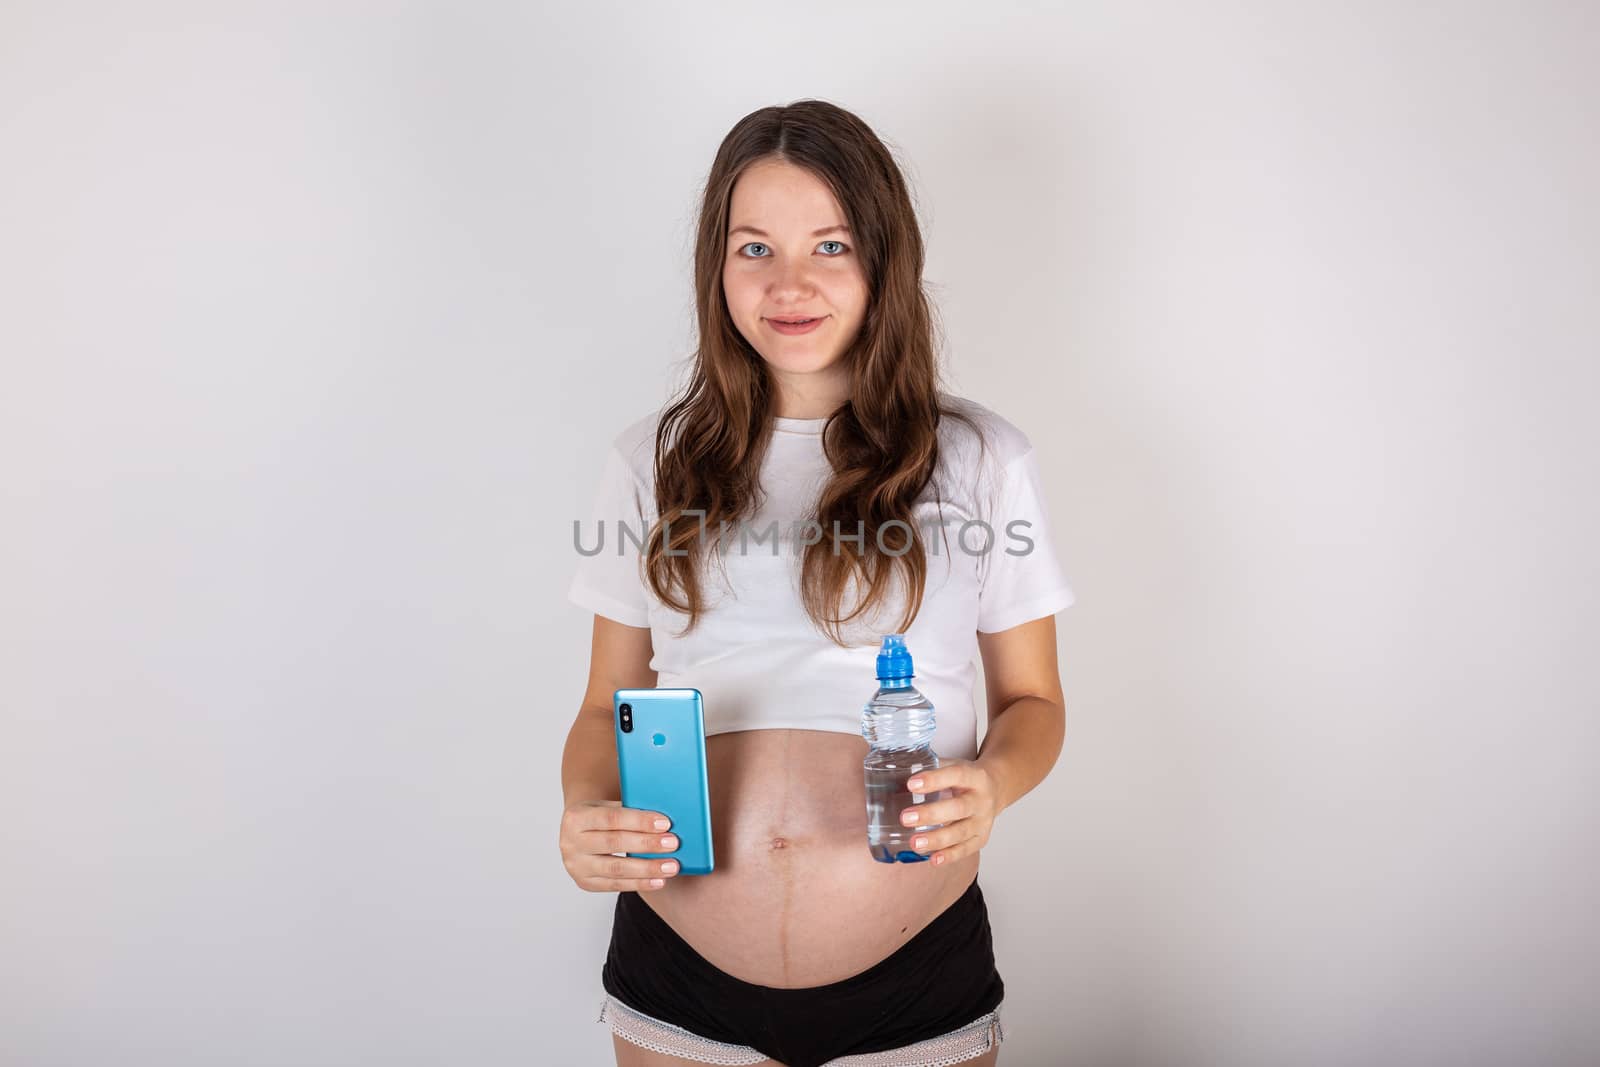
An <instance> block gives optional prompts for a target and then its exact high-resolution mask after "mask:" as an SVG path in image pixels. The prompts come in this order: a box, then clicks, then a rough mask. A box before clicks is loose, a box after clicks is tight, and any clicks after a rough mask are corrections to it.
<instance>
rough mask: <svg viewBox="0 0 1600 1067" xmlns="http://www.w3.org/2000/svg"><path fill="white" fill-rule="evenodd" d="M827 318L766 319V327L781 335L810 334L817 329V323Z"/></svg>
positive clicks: (820, 316) (822, 316)
mask: <svg viewBox="0 0 1600 1067" xmlns="http://www.w3.org/2000/svg"><path fill="white" fill-rule="evenodd" d="M827 317H828V316H826V315H819V316H818V317H816V318H814V319H792V320H785V319H768V320H767V325H769V326H771V327H772V328H773V329H774V330H777V331H778V332H779V333H783V334H790V335H793V334H797V333H810V332H811V331H812V330H814V329H816V328H817V323H819V322H821V321H822V320H823V319H825V318H827Z"/></svg>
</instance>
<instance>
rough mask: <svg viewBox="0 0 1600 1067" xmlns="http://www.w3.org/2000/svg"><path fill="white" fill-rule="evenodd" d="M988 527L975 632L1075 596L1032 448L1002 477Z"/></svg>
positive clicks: (1047, 611)
mask: <svg viewBox="0 0 1600 1067" xmlns="http://www.w3.org/2000/svg"><path fill="white" fill-rule="evenodd" d="M989 524H990V526H991V527H993V529H994V541H993V545H992V546H991V548H990V550H989V551H988V552H987V553H985V554H984V557H983V564H982V567H981V575H982V578H981V583H980V585H979V589H978V630H979V632H980V633H998V632H999V631H1001V630H1009V629H1010V628H1011V627H1013V626H1018V625H1021V624H1022V623H1025V622H1029V621H1031V620H1033V619H1042V618H1044V617H1045V616H1047V615H1054V614H1055V613H1056V612H1058V611H1061V610H1062V609H1063V608H1066V607H1069V606H1070V605H1071V604H1072V603H1073V601H1074V600H1075V599H1076V597H1075V596H1074V595H1073V592H1072V588H1071V586H1069V585H1068V584H1067V576H1066V572H1065V571H1064V569H1063V568H1062V565H1061V560H1060V558H1059V557H1058V556H1057V555H1056V551H1055V544H1054V540H1053V531H1052V528H1051V525H1050V518H1049V513H1048V511H1047V509H1046V507H1045V501H1044V492H1043V480H1042V479H1041V477H1040V474H1039V457H1038V454H1037V453H1036V452H1035V450H1034V449H1033V448H1032V447H1031V446H1030V447H1029V448H1028V450H1027V451H1026V452H1024V453H1023V454H1022V455H1020V456H1018V457H1016V458H1015V459H1013V460H1012V461H1011V462H1010V463H1009V464H1007V466H1006V468H1005V471H1004V472H1003V474H1002V475H1001V478H1000V492H999V496H998V508H997V510H996V511H995V512H994V513H993V515H992V516H991V518H990V519H989Z"/></svg>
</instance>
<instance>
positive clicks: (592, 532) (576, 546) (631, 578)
mask: <svg viewBox="0 0 1600 1067" xmlns="http://www.w3.org/2000/svg"><path fill="white" fill-rule="evenodd" d="M642 492H643V487H642V486H640V485H639V483H638V481H637V480H636V479H635V478H634V476H633V471H632V469H631V468H630V467H629V466H628V463H627V460H626V459H625V458H624V457H623V455H622V452H621V450H620V449H619V448H617V447H616V445H615V444H613V446H612V447H611V448H610V449H609V450H608V451H607V453H606V459H605V463H604V466H603V469H602V470H601V473H600V484H599V486H598V487H596V489H595V491H594V495H593V499H592V503H591V505H590V508H589V514H588V516H587V517H586V518H584V519H583V521H581V522H579V523H578V526H577V530H576V532H575V534H574V538H573V542H572V544H573V553H574V555H575V556H576V557H577V561H578V562H577V568H576V571H575V573H574V574H573V576H572V583H571V585H569V586H568V588H567V599H568V600H570V601H572V602H573V603H574V604H577V605H578V606H580V607H585V608H588V609H589V610H590V611H592V612H594V613H595V614H596V615H604V616H605V617H606V618H608V619H614V620H615V621H617V622H620V623H622V624H623V625H625V626H649V625H650V616H649V614H648V611H647V608H648V605H649V597H648V596H647V593H648V588H649V587H648V585H647V584H646V582H645V579H644V574H643V570H642V562H643V561H642V559H641V554H640V549H639V546H638V544H636V543H635V541H638V542H640V543H643V542H644V541H645V534H646V533H647V532H648V530H649V525H648V523H647V522H646V521H645V515H644V506H643V500H642V496H641V494H642ZM624 524H625V525H626V527H627V529H626V530H624V529H623V528H622V526H623V525H624ZM597 548H598V551H596V549H597Z"/></svg>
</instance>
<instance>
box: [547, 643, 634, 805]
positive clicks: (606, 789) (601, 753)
mask: <svg viewBox="0 0 1600 1067" xmlns="http://www.w3.org/2000/svg"><path fill="white" fill-rule="evenodd" d="M654 654H655V653H654V646H653V645H652V644H651V642H650V628H649V627H648V626H624V625H623V624H622V623H620V622H616V621H614V620H612V619H608V618H606V617H605V616H604V615H596V616H595V617H594V636H593V638H592V639H591V641H590V648H589V684H588V688H587V689H586V691H585V692H584V695H583V706H582V707H580V708H579V709H578V716H577V718H576V719H574V720H573V723H572V729H571V730H569V731H568V732H567V745H566V748H565V749H564V750H563V751H562V753H561V792H562V795H563V797H564V798H565V803H567V804H571V803H573V802H574V801H578V800H621V799H622V784H621V783H620V782H619V781H618V779H617V735H616V731H615V728H614V727H613V726H612V718H611V717H612V714H613V712H612V708H611V694H612V693H613V692H615V691H616V690H618V689H653V688H655V684H656V672H655V671H653V670H651V669H650V658H651V656H653V655H654Z"/></svg>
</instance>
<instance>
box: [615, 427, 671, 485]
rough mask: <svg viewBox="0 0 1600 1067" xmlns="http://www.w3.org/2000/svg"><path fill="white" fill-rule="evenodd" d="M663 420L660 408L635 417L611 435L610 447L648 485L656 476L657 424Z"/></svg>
mask: <svg viewBox="0 0 1600 1067" xmlns="http://www.w3.org/2000/svg"><path fill="white" fill-rule="evenodd" d="M660 421H661V410H660V409H659V408H657V409H655V410H652V411H649V412H647V413H645V414H644V415H641V416H639V417H638V418H635V419H634V420H633V421H632V422H629V423H628V424H626V425H625V426H623V427H622V428H621V429H619V430H615V431H613V433H612V436H611V443H610V447H611V448H612V449H614V450H615V451H616V452H617V453H618V454H619V455H621V456H622V459H623V461H624V462H625V463H626V464H627V466H628V469H629V470H631V471H633V475H634V477H635V478H637V479H638V480H639V481H641V482H643V483H645V484H646V485H648V484H649V483H650V482H651V481H652V480H653V479H654V477H655V475H654V473H653V471H654V469H655V444H656V426H657V424H658V423H660Z"/></svg>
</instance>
